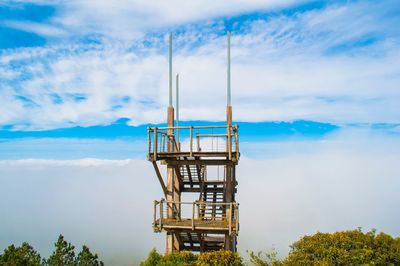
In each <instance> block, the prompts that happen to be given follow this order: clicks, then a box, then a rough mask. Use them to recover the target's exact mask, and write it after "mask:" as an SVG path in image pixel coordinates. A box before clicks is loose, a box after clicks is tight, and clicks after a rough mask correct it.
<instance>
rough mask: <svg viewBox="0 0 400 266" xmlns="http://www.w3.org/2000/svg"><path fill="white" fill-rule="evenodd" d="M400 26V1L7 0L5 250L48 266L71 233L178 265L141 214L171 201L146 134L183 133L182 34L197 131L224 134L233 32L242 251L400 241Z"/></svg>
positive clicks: (1, 127) (1, 47) (1, 161)
mask: <svg viewBox="0 0 400 266" xmlns="http://www.w3.org/2000/svg"><path fill="white" fill-rule="evenodd" d="M397 25H400V4H399V1H397V0H385V1H368V0H365V1H352V0H347V1H341V0H339V1H312V0H298V1H297V0H265V1H260V0H246V1H244V0H232V1H215V0H203V1H183V0H172V1H157V3H155V1H144V0H120V1H87V0H72V1H62V0H60V1H58V0H55V1H50V0H28V1H8V0H3V1H1V0H0V184H1V185H0V209H2V210H4V216H3V217H6V218H5V219H4V221H2V223H1V224H0V249H2V248H5V247H6V246H7V245H9V244H10V243H20V242H21V241H29V242H30V243H32V244H33V245H34V246H35V247H37V248H38V250H39V251H41V252H42V254H44V255H46V254H48V253H49V252H50V250H51V248H52V241H53V240H55V238H56V235H57V234H58V233H60V232H64V233H65V234H66V235H67V239H70V240H71V241H76V242H75V243H77V245H78V244H81V243H87V244H89V246H90V247H93V248H94V250H96V251H98V252H99V253H100V254H101V255H102V257H103V258H104V260H105V261H106V262H107V263H108V264H110V265H130V264H131V263H132V261H134V262H138V261H140V259H141V258H143V257H144V256H145V255H146V253H147V251H148V250H150V249H151V248H152V247H153V246H156V247H158V248H159V249H163V246H164V238H163V236H161V235H155V234H153V233H152V232H151V227H150V224H151V221H150V219H151V217H152V214H151V212H150V211H151V210H150V208H147V207H144V205H141V204H137V203H138V202H144V203H145V202H148V203H149V205H148V206H151V202H152V200H154V199H158V198H159V197H160V195H161V190H160V188H159V185H158V183H157V181H156V178H155V176H154V173H153V170H152V169H151V164H149V163H148V162H147V161H146V151H147V147H146V145H147V144H146V133H147V132H146V128H147V127H148V126H149V125H156V126H159V125H162V124H164V123H165V120H166V107H167V103H168V95H167V93H168V62H167V56H168V34H169V33H170V32H172V33H173V38H174V45H173V53H174V61H173V73H174V75H175V74H177V73H179V75H180V92H181V94H180V117H181V120H182V121H183V122H182V124H210V123H211V124H221V123H223V122H224V119H225V105H226V102H225V100H226V95H225V93H226V32H227V31H231V32H232V39H231V45H232V51H231V54H232V105H233V119H234V121H235V123H238V124H239V126H240V127H239V132H240V141H241V142H240V143H241V144H240V145H241V158H243V159H242V161H241V162H240V164H239V166H238V179H239V184H240V185H239V190H238V191H239V193H238V200H239V201H240V202H242V203H243V205H241V206H243V207H242V210H241V213H242V214H243V216H242V217H243V218H241V219H243V220H242V225H241V233H240V236H239V243H240V244H239V251H240V252H242V253H243V254H245V250H247V249H257V248H258V249H263V250H268V249H270V248H271V247H274V246H275V247H276V248H277V250H278V252H279V253H280V254H281V255H285V254H286V252H287V251H288V246H289V244H291V243H292V242H293V241H295V240H296V239H298V238H299V237H300V236H302V235H304V234H305V233H309V234H311V233H314V232H316V231H318V230H320V231H336V230H344V229H353V228H356V227H358V226H361V227H363V228H366V229H370V228H377V229H378V230H383V231H385V232H388V233H391V234H398V232H400V227H399V225H400V216H399V215H398V214H397V213H398V211H397V209H398V205H399V204H400V196H399V194H398V187H399V185H400V184H399V180H398V176H400V172H399V168H398V163H399V158H400V154H399V151H400V149H399V147H400V138H399V134H400V108H399V107H398V106H399V102H400V90H399V88H400V86H399V85H400V27H398V26H397ZM242 162H243V163H242ZM137 182H140V183H141V184H146V186H147V187H146V188H148V189H145V190H143V189H141V188H142V187H141V186H140V187H139V186H137V185H136V184H137ZM254 183H257V184H258V186H257V187H254V186H253V185H252V184H254ZM72 194H73V195H74V197H73V198H72V199H71V197H70V195H72ZM260 195H262V196H263V197H264V196H266V197H267V202H268V204H267V205H265V206H264V208H262V209H257V214H255V213H254V211H253V209H254V208H253V205H252V204H253V202H258V201H261V199H260V198H258V197H259V196H260ZM263 200H264V201H265V198H264V199H263ZM10 202H12V204H9V203H10ZM144 203H143V204H144ZM10 206H12V208H11V207H10ZM59 206H62V208H59ZM116 206H118V207H116ZM146 206H147V205H146ZM44 209H45V210H48V211H47V212H43V210H44ZM27 213H29V214H32V215H29V219H27V218H26V214H27ZM38 213H40V215H35V214H38ZM137 213H139V214H140V215H141V217H144V218H143V221H138V220H137V219H136V218H135V214H137ZM254 215H257V217H262V219H261V220H262V221H267V226H265V224H262V225H261V224H260V221H261V220H257V219H256V220H254V219H251V217H254ZM271 216H272V217H274V219H270V217H271ZM3 217H2V218H3ZM77 217H79V219H78V218H77ZM133 223H136V224H135V226H132V224H133ZM257 225H259V226H263V227H264V228H267V229H266V231H265V232H264V234H260V232H258V231H257V232H255V231H253V230H252V228H256V227H257ZM110 228H111V229H110ZM137 236H139V238H140V237H142V238H143V239H146V240H147V241H144V242H141V243H137V242H135V241H132V239H133V238H137ZM255 240H257V241H256V242H257V243H263V244H260V245H259V246H254V245H255V242H254V241H255ZM84 241H87V242H84ZM132 254H134V255H135V258H134V259H135V260H133V258H132V257H133V255H132Z"/></svg>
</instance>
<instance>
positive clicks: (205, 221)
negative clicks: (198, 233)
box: [153, 199, 239, 235]
mask: <svg viewBox="0 0 400 266" xmlns="http://www.w3.org/2000/svg"><path fill="white" fill-rule="evenodd" d="M185 206H186V207H189V208H190V211H189V212H187V214H189V215H188V217H181V216H182V215H181V214H182V213H181V212H182V209H183V208H184V207H185ZM209 208H214V209H219V210H220V212H219V213H218V215H217V216H215V215H214V216H213V215H209V214H207V212H206V210H207V209H209ZM176 210H179V211H178V212H177V211H176ZM153 228H154V230H155V231H156V232H162V231H163V230H164V229H166V228H170V229H188V230H195V229H199V230H223V231H228V232H229V235H231V234H232V233H235V234H236V235H237V234H238V231H239V204H238V203H236V202H230V203H226V202H224V203H220V202H216V203H214V202H213V203H211V202H203V201H195V202H174V201H167V200H165V199H161V200H160V201H157V200H155V201H154V218H153Z"/></svg>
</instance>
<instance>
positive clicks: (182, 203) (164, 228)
mask: <svg viewBox="0 0 400 266" xmlns="http://www.w3.org/2000/svg"><path fill="white" fill-rule="evenodd" d="M227 50H228V53H227V58H228V60H227V61H228V68H227V106H226V125H222V126H215V125H210V126H205V125H199V126H196V125H193V126H179V79H178V78H179V77H178V75H177V76H176V119H175V118H174V115H175V109H174V107H173V105H172V35H170V36H169V106H168V109H167V112H168V126H167V127H162V128H161V127H158V128H157V127H154V128H148V156H147V158H148V160H149V161H150V162H151V163H152V164H153V166H154V170H155V172H156V175H157V177H158V180H159V181H160V184H161V187H162V190H163V192H164V198H163V199H161V200H159V201H154V221H153V228H154V231H155V232H166V233H167V242H166V253H167V254H168V253H171V252H175V251H180V250H190V251H197V252H205V251H210V250H219V249H225V250H231V251H236V244H237V235H238V231H239V204H238V203H237V202H236V201H235V194H236V186H237V181H236V165H237V164H238V161H239V156H240V153H239V134H238V126H237V125H233V124H232V106H231V92H230V91H231V90H230V33H228V49H227ZM161 168H166V175H167V176H166V182H165V181H164V180H165V179H164V178H163V175H162V172H164V170H163V169H161ZM187 198H189V200H186V199H187Z"/></svg>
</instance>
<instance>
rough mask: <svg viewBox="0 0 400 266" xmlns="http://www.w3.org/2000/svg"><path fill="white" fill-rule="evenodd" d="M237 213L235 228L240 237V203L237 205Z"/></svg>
mask: <svg viewBox="0 0 400 266" xmlns="http://www.w3.org/2000/svg"><path fill="white" fill-rule="evenodd" d="M235 206H236V207H235V212H236V216H235V217H236V224H235V227H236V235H238V232H239V204H238V203H236V204H235Z"/></svg>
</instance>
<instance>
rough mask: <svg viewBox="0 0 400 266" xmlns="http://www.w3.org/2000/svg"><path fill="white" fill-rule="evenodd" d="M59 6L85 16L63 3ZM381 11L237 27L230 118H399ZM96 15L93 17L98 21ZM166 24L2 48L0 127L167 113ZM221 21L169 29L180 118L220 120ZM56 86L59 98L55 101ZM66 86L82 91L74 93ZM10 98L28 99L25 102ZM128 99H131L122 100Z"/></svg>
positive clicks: (391, 39) (138, 119) (343, 10)
mask: <svg viewBox="0 0 400 266" xmlns="http://www.w3.org/2000/svg"><path fill="white" fill-rule="evenodd" d="M288 3H289V2H288ZM388 3H390V2H388ZM92 4H93V3H92V2H84V3H83V2H73V3H72V5H76V6H81V5H84V6H85V5H87V6H86V7H85V8H82V14H84V13H85V12H88V11H87V10H89V9H88V8H89V6H92ZM269 4H271V3H269ZM275 4H276V3H275ZM275 4H272V5H275ZM122 6H123V5H121V7H118V6H116V5H115V4H114V3H108V2H107V3H104V4H101V5H98V6H97V8H98V9H99V10H100V11H98V12H97V11H93V10H92V11H91V13H92V16H95V17H97V16H99V17H103V15H104V14H103V13H104V12H109V13H110V17H111V18H116V17H119V15H116V14H120V13H119V12H122V11H121V8H122ZM134 6H135V5H132V7H131V9H135V8H134ZM388 6H390V5H388ZM392 6H393V5H392ZM159 8H161V6H160V7H159ZM168 8H169V7H168ZM168 8H167V9H168ZM185 8H186V7H185ZM249 8H250V7H249ZM76 10H78V8H76ZM129 10H130V9H129V8H128V10H127V11H126V12H128V13H129ZM144 10H146V9H144ZM228 10H230V11H229V12H231V13H229V14H233V13H235V12H236V11H234V10H231V9H228ZM238 10H239V9H238ZM240 10H241V9H240ZM246 10H247V9H246ZM249 10H252V9H251V8H250V9H249ZM366 10H373V12H366ZM65 12H66V13H65V14H69V15H68V16H72V17H73V18H75V19H77V21H82V19H80V17H79V15H76V16H75V15H71V14H74V13H73V12H72V11H68V12H67V11H65ZM76 12H78V11H76ZM149 12H150V11H149ZM151 12H156V11H151ZM151 12H150V13H151ZM163 12H164V11H163ZM165 12H167V11H165ZM204 12H205V11H204ZM224 12H225V11H224ZM226 12H228V11H226ZM232 12H233V13H232ZM238 12H239V11H238ZM240 12H243V10H242V11H240ZM167 13H168V12H167ZM178 13H180V12H178ZM182 13H184V12H182ZM189 13H190V12H189ZM205 13H206V12H205ZM205 13H204V14H205ZM124 14H125V13H124ZM221 15H223V14H222V13H221ZM389 15H390V14H389ZM389 15H388V7H387V6H386V5H384V4H379V3H364V2H362V3H361V2H356V3H347V4H343V5H330V6H328V7H326V8H323V9H317V10H311V11H304V12H297V13H295V14H293V15H290V16H289V15H284V14H281V15H276V16H270V17H266V18H261V19H259V20H252V19H250V20H245V21H243V22H240V23H238V26H235V27H236V28H235V27H234V34H233V37H232V62H233V63H232V64H233V65H232V91H233V105H234V119H236V120H241V121H265V120H294V119H310V120H317V121H325V122H332V123H353V122H366V123H374V122H387V123H396V122H398V117H399V115H400V114H399V109H398V108H397V103H398V102H399V100H400V94H399V90H398V84H400V72H399V69H400V63H399V62H400V48H399V47H400V46H399V39H398V33H399V32H398V30H396V29H395V27H394V26H393V25H395V23H394V22H395V21H398V19H399V18H398V16H389ZM65 16H67V15H65ZM199 16H200V17H201V16H202V12H200V11H199ZM89 17H90V16H89ZM123 17H124V18H125V19H128V17H130V16H128V15H126V16H123ZM132 17H135V16H132ZM200 17H197V18H196V19H200ZM99 19H100V18H99ZM176 19H177V21H178V20H179V19H178V18H176ZM88 21H89V22H88V23H91V22H90V21H91V20H90V19H88ZM94 21H97V20H96V19H94ZM71 23H72V22H71ZM93 23H94V22H93ZM104 23H105V22H104ZM104 23H103V22H99V21H97V22H96V23H95V25H97V24H98V25H99V27H100V28H101V25H103V24H104ZM171 23H172V22H171ZM177 23H178V22H177ZM72 24H73V23H72ZM131 24H132V23H130V22H124V23H123V22H121V21H118V22H117V23H116V25H122V26H123V25H131ZM168 25H170V24H168ZM168 27H169V26H166V27H164V28H163V27H161V29H160V28H157V30H158V31H159V32H160V34H159V35H152V34H148V35H146V36H145V37H143V38H139V39H136V40H135V41H134V42H129V41H126V40H125V39H124V38H123V37H121V38H119V37H118V36H123V35H124V34H122V33H119V32H118V30H116V31H115V34H116V35H113V34H109V35H104V36H102V37H100V38H99V39H97V40H96V41H95V42H90V41H88V42H86V43H77V44H68V43H67V44H64V45H53V46H49V47H45V48H32V49H26V48H25V49H18V50H16V51H8V52H5V53H3V54H2V55H0V62H2V63H1V64H0V68H2V69H4V73H7V74H6V75H4V77H3V78H2V80H0V82H2V81H3V82H4V85H2V88H3V89H2V90H1V91H0V95H1V98H2V99H4V100H3V101H2V102H4V104H2V106H1V107H0V108H1V112H0V124H16V125H17V127H16V128H20V129H29V128H30V129H48V128H58V127H67V126H70V125H82V126H88V125H93V124H107V123H111V122H112V121H114V120H116V119H118V118H120V117H129V118H131V123H132V124H142V123H147V122H161V121H164V120H165V106H166V103H167V97H168V96H167V91H168V90H167V86H168V82H167V75H168V70H167V57H166V55H167V51H166V43H167V41H166V34H165V31H166V30H167V29H168ZM83 28H85V26H83ZM139 28H141V26H140V27H139ZM224 28H225V26H224V22H223V21H222V20H218V19H216V20H213V21H211V22H202V23H197V24H191V25H188V26H180V27H177V29H179V30H180V31H179V33H177V34H176V36H175V43H174V46H175V56H174V72H179V73H180V76H181V118H182V119H183V120H189V119H200V120H224V117H225V116H224V111H225V107H224V106H225V87H226V85H225V83H226V76H225V75H226V64H225V63H226V51H225V44H226V40H225V37H224V36H221V35H220V34H221V32H223V31H224ZM110 31H113V30H112V29H110ZM153 32H154V31H153ZM116 36H117V37H116ZM363 38H367V39H368V38H372V41H371V43H370V44H368V45H361V46H360V44H358V43H357V42H360V41H363ZM374 38H376V40H375V41H374ZM96 42H98V43H96ZM144 43H150V45H144ZM343 46H344V47H345V48H343ZM347 46H348V47H347ZM346 47H347V48H346ZM15 64H21V65H19V66H18V67H15ZM25 76H28V78H22V79H20V78H21V77H25ZM15 77H17V78H15ZM53 94H56V95H57V96H59V97H61V98H62V100H63V104H56V103H54V102H53V101H54V99H53V98H52V97H54V96H52V95H53ZM74 94H81V95H83V96H84V97H86V99H85V100H83V101H74V100H73V96H71V95H74ZM15 95H23V96H25V97H27V98H28V99H31V100H32V101H33V103H35V104H37V106H36V107H35V108H32V107H29V106H28V107H27V106H26V105H27V104H26V103H24V102H23V101H21V99H15ZM125 96H129V97H130V101H126V102H123V100H122V99H123V98H124V97H125ZM113 107H114V108H113Z"/></svg>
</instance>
